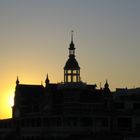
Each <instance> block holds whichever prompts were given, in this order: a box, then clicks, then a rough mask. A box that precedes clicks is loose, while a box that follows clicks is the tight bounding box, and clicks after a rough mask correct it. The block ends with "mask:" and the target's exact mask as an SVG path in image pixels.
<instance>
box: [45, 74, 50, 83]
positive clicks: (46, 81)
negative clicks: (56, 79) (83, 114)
mask: <svg viewBox="0 0 140 140" xmlns="http://www.w3.org/2000/svg"><path fill="white" fill-rule="evenodd" d="M45 83H46V84H49V83H50V80H49V76H48V74H47V77H46V80H45Z"/></svg>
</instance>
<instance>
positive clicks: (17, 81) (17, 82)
mask: <svg viewBox="0 0 140 140" xmlns="http://www.w3.org/2000/svg"><path fill="white" fill-rule="evenodd" d="M16 84H17V85H18V84H19V79H18V76H17V80H16Z"/></svg>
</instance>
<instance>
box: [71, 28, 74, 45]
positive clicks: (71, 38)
mask: <svg viewBox="0 0 140 140" xmlns="http://www.w3.org/2000/svg"><path fill="white" fill-rule="evenodd" d="M73 33H74V31H73V30H71V42H73Z"/></svg>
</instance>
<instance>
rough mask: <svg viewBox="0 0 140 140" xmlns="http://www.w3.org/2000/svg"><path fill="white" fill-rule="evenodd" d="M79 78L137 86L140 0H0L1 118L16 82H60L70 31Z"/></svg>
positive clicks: (7, 111)
mask: <svg viewBox="0 0 140 140" xmlns="http://www.w3.org/2000/svg"><path fill="white" fill-rule="evenodd" d="M71 30H74V43H75V47H76V59H77V60H78V62H79V65H80V67H81V78H82V81H83V82H87V83H90V84H95V83H96V84H97V86H98V87H97V88H99V84H100V82H101V83H102V86H103V85H104V83H105V80H106V79H107V80H108V82H109V84H110V89H111V90H112V91H114V90H115V89H116V88H125V87H128V88H133V87H140V0H0V66H1V68H0V77H1V78H0V118H1V119H2V118H9V117H11V105H12V103H11V99H12V98H13V96H14V91H15V81H16V77H17V75H18V76H19V80H20V83H23V84H41V81H43V83H44V81H45V78H46V75H47V73H48V74H49V78H50V81H51V82H61V81H63V67H64V64H65V62H66V60H67V58H68V47H69V43H70V31H71Z"/></svg>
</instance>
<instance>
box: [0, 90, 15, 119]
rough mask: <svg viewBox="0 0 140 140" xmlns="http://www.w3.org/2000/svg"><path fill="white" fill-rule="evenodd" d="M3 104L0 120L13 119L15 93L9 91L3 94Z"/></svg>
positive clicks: (0, 107)
mask: <svg viewBox="0 0 140 140" xmlns="http://www.w3.org/2000/svg"><path fill="white" fill-rule="evenodd" d="M1 98H2V102H0V119H4V118H11V116H12V106H13V105H14V92H13V89H12V90H11V89H9V90H7V91H6V92H5V94H3V96H2V97H1Z"/></svg>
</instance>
